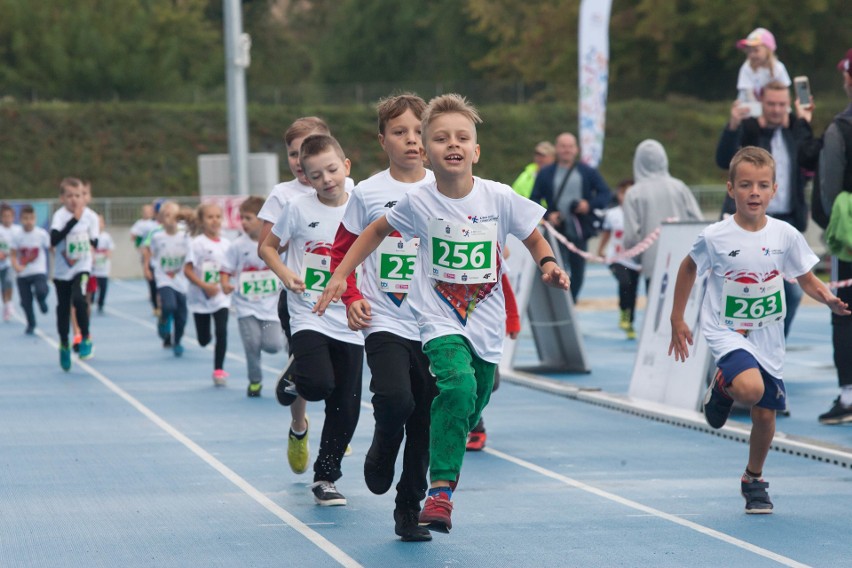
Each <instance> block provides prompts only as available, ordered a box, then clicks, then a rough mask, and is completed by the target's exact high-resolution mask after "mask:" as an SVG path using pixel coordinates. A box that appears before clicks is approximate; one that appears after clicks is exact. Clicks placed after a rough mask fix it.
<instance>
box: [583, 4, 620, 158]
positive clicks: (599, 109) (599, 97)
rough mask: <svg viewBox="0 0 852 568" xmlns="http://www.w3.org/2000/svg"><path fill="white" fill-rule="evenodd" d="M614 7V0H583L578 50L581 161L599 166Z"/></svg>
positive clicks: (601, 156) (604, 121)
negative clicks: (611, 11) (610, 23)
mask: <svg viewBox="0 0 852 568" xmlns="http://www.w3.org/2000/svg"><path fill="white" fill-rule="evenodd" d="M611 7H612V0H583V1H582V2H581V4H580V24H579V36H580V45H579V49H578V50H577V53H578V57H579V61H578V68H579V73H578V78H579V95H580V96H579V98H580V100H579V101H578V105H577V106H578V109H579V113H578V115H579V122H580V124H579V138H580V139H579V142H580V160H581V161H583V162H584V163H586V164H589V165H590V166H592V167H597V166H598V164H600V162H601V160H602V159H603V143H604V128H605V126H606V97H607V86H608V83H609V14H610V8H611Z"/></svg>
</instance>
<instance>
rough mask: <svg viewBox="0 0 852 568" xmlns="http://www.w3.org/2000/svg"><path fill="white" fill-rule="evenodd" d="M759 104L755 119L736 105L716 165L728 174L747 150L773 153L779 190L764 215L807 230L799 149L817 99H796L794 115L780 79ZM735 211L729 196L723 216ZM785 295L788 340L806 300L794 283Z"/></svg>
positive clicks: (786, 286) (809, 134)
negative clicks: (734, 160)
mask: <svg viewBox="0 0 852 568" xmlns="http://www.w3.org/2000/svg"><path fill="white" fill-rule="evenodd" d="M760 103H761V108H762V110H763V114H762V115H761V116H759V117H757V118H752V117H750V116H749V109H748V107H747V106H746V105H743V104H741V103H739V102H737V101H735V102H734V104H733V106H732V107H731V116H730V119H729V120H728V124H727V125H726V127H725V129H724V130H723V131H722V135H721V137H720V138H719V143H718V145H717V146H716V165H717V166H719V167H720V168H722V169H724V170H726V171H727V170H728V166H729V164H730V163H731V158H733V157H734V154H736V153H737V151H738V150H739V149H740V148H742V147H744V146H758V147H760V148H763V149H764V150H766V151H768V152H769V153H770V154H772V157H773V158H774V159H775V163H776V165H777V169H776V181H777V183H778V191H777V193H776V194H775V197H774V198H773V199H772V201H771V202H770V203H769V207H767V209H766V213H767V214H768V215H770V216H772V217H775V218H776V219H779V220H781V221H786V222H787V223H790V224H791V225H793V226H794V227H796V229H798V230H799V231H802V232H804V230H805V228H806V227H807V223H808V206H807V204H806V203H805V182H806V180H805V176H804V174H803V173H802V168H801V167H799V164H800V160H801V159H802V158H800V149H801V148H802V147H803V146H805V145H806V144H808V143H810V142H811V141H812V140H813V131H812V130H811V119H812V118H813V111H814V104H813V99H812V98H811V99H810V101H809V104H807V105H802V104H801V103H800V102H799V100H798V97H797V98H796V100H795V101H793V104H794V105H795V109H796V110H795V112H793V113H791V112H790V103H791V101H790V89H789V88H788V87H787V86H785V85H784V84H783V83H781V82H779V81H770V82H769V83H767V84H766V85H765V86H764V87H763V93H762V95H761V100H760ZM734 211H735V205H734V200H733V199H731V198H730V197H728V196H726V197H725V203H724V205H723V206H722V216H723V217H725V216H728V215H732V214H733V213H734ZM784 295H785V296H786V298H787V315H786V317H785V318H784V335H785V337H786V336H787V335H788V334H789V333H790V325H791V324H792V322H793V318H794V317H795V315H796V309H797V308H798V307H799V302H800V301H801V299H802V290H801V288H799V286H798V285H796V284H790V283H788V282H785V283H784Z"/></svg>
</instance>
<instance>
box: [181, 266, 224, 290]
mask: <svg viewBox="0 0 852 568" xmlns="http://www.w3.org/2000/svg"><path fill="white" fill-rule="evenodd" d="M183 273H184V274H185V275H186V279H187V280H189V281H190V282H192V283H193V284H195V285H196V286H198V287H199V288H201V290H202V292H204V295H205V296H207V297H208V298H212V297H213V296H215V295H216V294H218V293H219V285H218V284H216V283H215V282H209V283H208V282H204V280H202V279H201V278H199V276H198V275H197V274H196V273H195V270H193V266H192V263H191V262H187V263H186V264H184V265H183Z"/></svg>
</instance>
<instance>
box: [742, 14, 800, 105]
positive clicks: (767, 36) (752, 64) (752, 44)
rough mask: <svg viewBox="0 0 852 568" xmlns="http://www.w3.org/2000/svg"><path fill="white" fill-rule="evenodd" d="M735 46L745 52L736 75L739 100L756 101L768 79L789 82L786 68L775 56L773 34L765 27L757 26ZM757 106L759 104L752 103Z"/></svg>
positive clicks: (787, 83)
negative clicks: (743, 59)
mask: <svg viewBox="0 0 852 568" xmlns="http://www.w3.org/2000/svg"><path fill="white" fill-rule="evenodd" d="M737 48H739V49H742V50H744V51H745V52H746V56H747V57H746V60H745V62H744V63H743V64H742V67H740V74H739V76H738V77H737V91H739V100H740V101H741V102H757V101H760V96H761V94H762V93H763V87H764V86H765V85H766V84H767V83H769V82H770V81H779V82H781V83H782V84H783V85H784V86H786V87H789V86H790V84H791V81H790V75H788V74H787V68H786V67H784V64H783V63H781V62H780V61H778V58H777V57H776V56H775V49H776V48H777V44H776V43H775V36H774V35H772V32H770V31H769V30H767V29H765V28H757V29H755V30H754V31H752V32H751V33H750V34H748V37H746V38H745V39H741V40H739V41H738V42H737ZM754 106H756V107H758V108H759V105H754Z"/></svg>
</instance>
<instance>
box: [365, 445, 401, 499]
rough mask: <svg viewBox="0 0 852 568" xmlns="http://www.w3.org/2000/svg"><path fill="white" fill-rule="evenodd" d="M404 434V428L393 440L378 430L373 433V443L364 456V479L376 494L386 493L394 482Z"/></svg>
mask: <svg viewBox="0 0 852 568" xmlns="http://www.w3.org/2000/svg"><path fill="white" fill-rule="evenodd" d="M402 436H403V431H402V430H400V432H399V435H398V436H395V437H394V439H392V440H388V439H387V438H386V437H385V436H382V435H381V434H379V432H378V431H376V432H374V433H373V443H372V444H370V449H369V450H367V457H366V458H364V481H365V482H366V483H367V488H368V489H369V490H370V491H372V492H373V493H375V494H376V495H384V494H385V493H387V492H388V489H390V487H391V485H392V484H393V476H394V465H395V464H396V456H397V454H398V453H399V447H400V445H401V444H402Z"/></svg>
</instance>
